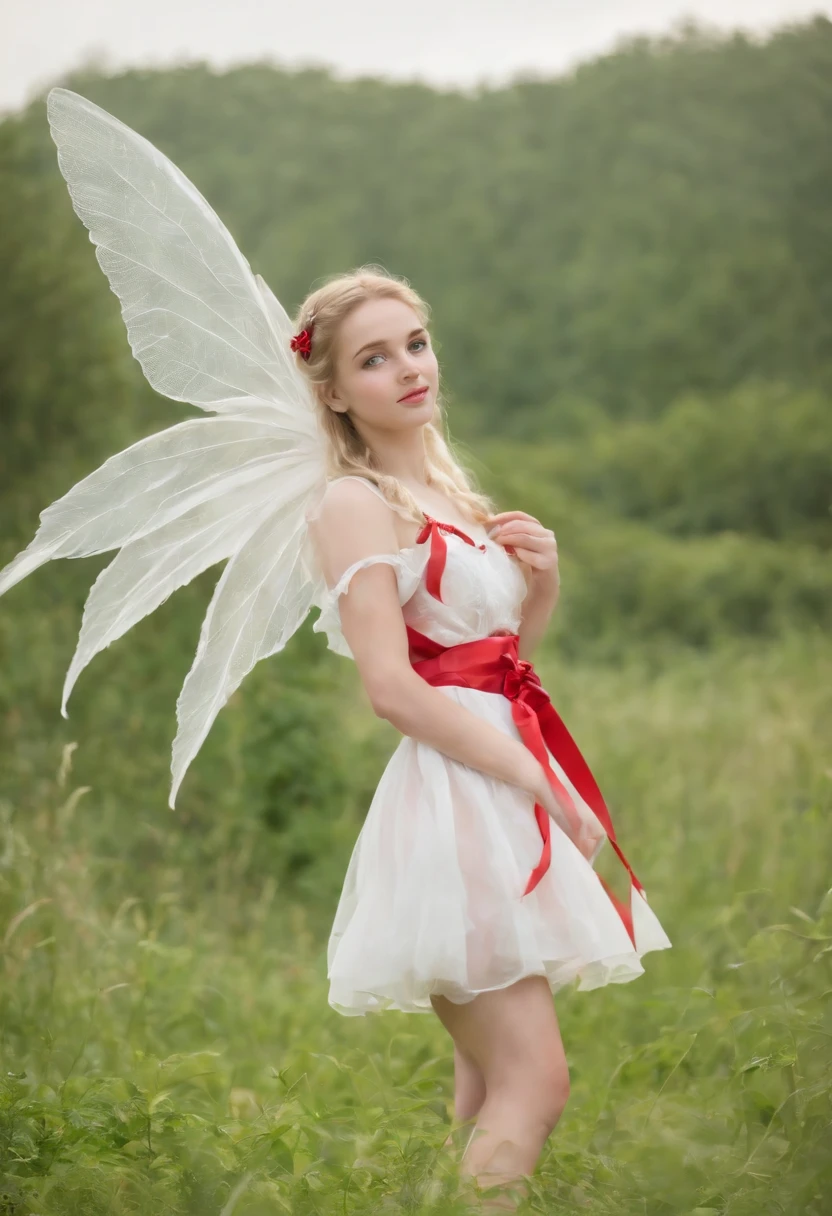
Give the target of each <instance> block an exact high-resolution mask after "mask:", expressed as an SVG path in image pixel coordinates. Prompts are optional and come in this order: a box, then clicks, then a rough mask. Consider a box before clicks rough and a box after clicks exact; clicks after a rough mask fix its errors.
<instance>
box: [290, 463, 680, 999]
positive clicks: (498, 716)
mask: <svg viewBox="0 0 832 1216" xmlns="http://www.w3.org/2000/svg"><path fill="white" fill-rule="evenodd" d="M336 480H341V478H337V479H336ZM355 480H358V481H360V482H361V483H362V484H363V485H365V486H367V487H368V489H369V490H371V491H372V492H373V493H376V494H378V495H379V496H380V497H381V498H383V500H384V501H385V502H387V499H386V498H384V496H383V495H382V494H381V491H380V490H379V489H378V487H377V486H375V485H374V483H372V482H371V481H368V480H366V479H365V478H355ZM388 505H389V506H390V507H391V509H394V510H398V509H399V508H397V507H396V506H394V504H390V503H388ZM402 514H405V513H404V512H402ZM408 518H409V516H408ZM467 534H468V535H469V536H470V537H471V539H472V540H473V541H474V542H475V544H469V543H467V542H466V541H465V540H463V539H462V538H461V537H459V536H457V535H456V534H455V533H453V532H443V536H444V539H445V542H446V545H447V550H446V558H445V568H444V572H443V574H442V578H441V594H442V599H441V600H439V599H437V598H435V597H434V596H433V595H432V594H431V593H430V592H429V591H428V589H427V586H426V582H425V577H424V575H425V568H426V565H427V561H428V557H429V554H430V546H429V544H427V543H422V544H415V545H411V546H409V547H407V548H404V549H400V550H399V552H398V553H397V554H392V553H378V554H372V555H369V556H367V557H363V558H361V559H360V560H359V561H356V562H354V563H353V564H352V565H351V566H349V567H348V568H347V569H346V570H345V571H344V573H343V574H342V575H341V577H340V578H339V580H338V582H337V584H336V586H334V587H332V588H330V589H327V590H325V591H324V594H323V596H322V597H321V600H320V602H319V603H318V605H317V606H318V607H319V608H320V610H321V611H320V615H319V616H318V618H317V619H316V621H315V622H314V624H313V630H314V631H315V632H323V633H325V634H326V637H327V644H328V646H329V648H330V649H331V650H334V651H335V652H336V653H337V654H341V655H344V656H345V657H347V658H352V657H353V656H352V652H351V651H350V648H349V646H348V645H347V642H346V640H345V638H344V636H343V634H342V632H341V628H340V618H339V608H338V600H339V596H340V595H341V594H342V593H343V592H344V591H345V590H346V589H347V587H348V585H349V582H350V579H351V578H352V577H353V575H354V574H355V573H356V571H358V570H360V569H363V568H364V567H365V566H368V565H370V564H371V563H373V562H387V563H389V564H390V565H391V566H392V567H393V568H394V570H395V572H396V578H397V581H398V591H399V602H400V603H401V605H402V613H403V615H404V618H405V621H406V623H407V624H409V625H411V626H413V628H414V629H417V630H419V631H420V632H421V633H423V634H425V635H427V636H428V637H430V638H432V639H434V640H436V641H438V642H440V643H442V644H443V645H445V646H448V645H454V644H456V643H458V642H467V641H470V640H472V639H475V638H481V637H485V636H487V635H489V634H492V633H498V632H509V633H517V631H518V628H519V625H520V609H521V604H522V601H523V597H524V595H525V591H526V584H525V579H524V577H523V574H522V571H521V570H520V567H519V565H518V564H517V562H516V560H515V559H513V558H512V557H511V556H510V555H509V554H508V553H507V552H506V550H505V549H504V547H503V546H502V545H500V544H498V543H497V542H496V541H492V540H490V539H489V538H488V537H487V536H485V534H484V532H483V531H482V530H481V531H480V534H479V535H476V534H475V529H473V528H472V529H469V530H468V532H467ZM481 545H484V546H485V548H484V549H483V548H482V547H478V546H481ZM438 691H439V692H441V693H442V694H443V695H444V696H446V697H449V698H450V699H451V700H453V701H457V702H458V703H459V704H460V705H464V706H466V708H468V709H469V710H471V711H472V712H473V713H475V714H478V715H479V716H480V717H482V718H483V719H485V720H486V721H488V722H490V723H491V724H492V725H493V726H496V727H497V728H498V729H499V730H502V731H505V733H506V734H508V735H511V736H512V737H513V738H516V739H520V738H521V735H520V732H519V731H518V728H517V726H516V725H515V722H514V719H513V717H512V710H511V702H510V701H509V699H508V698H507V697H506V696H504V695H503V694H502V693H494V692H484V691H481V690H480V689H477V688H465V687H459V686H456V685H451V686H441V687H439V688H438ZM547 753H548V755H549V761H550V764H551V766H552V768H553V770H554V771H555V773H556V775H557V776H558V777H559V778H560V780H561V781H562V782H563V783H564V785H565V786H566V787H567V789H568V790H569V793H570V794H571V795H572V797H573V799H574V801H575V804H576V806H577V808H578V810H579V812H580V814H581V818H582V820H584V821H585V822H586V824H587V830H588V833H590V839H591V841H592V842H593V843H592V844H591V845H590V847H589V848H587V849H586V854H587V855H586V856H585V855H584V852H582V851H581V850H579V848H578V847H577V846H576V845H575V844H573V842H572V840H570V838H569V837H568V836H567V834H566V833H565V832H564V831H563V830H562V829H561V828H560V827H559V826H558V824H556V823H555V822H553V821H552V822H551V824H550V833H551V862H550V865H549V868H548V870H547V871H546V873H545V874H544V875H543V877H542V879H540V881H539V882H538V884H537V886H536V887H535V888H534V890H532V891H530V892H529V893H528V894H525V895H524V894H523V892H524V889H525V886H526V882H527V880H528V878H529V874H530V872H531V871H532V869H533V868H534V866H535V865H536V864H537V862H538V860H539V858H540V854H541V835H540V830H539V828H538V825H537V823H536V820H535V817H534V799H533V797H532V796H531V794H528V793H526V792H525V791H524V790H522V789H520V788H519V787H518V786H515V785H512V784H510V783H508V782H505V781H502V780H499V779H496V778H494V777H491V776H490V775H488V774H486V773H483V772H482V771H480V770H479V769H475V768H470V767H469V766H468V765H465V764H462V763H461V762H459V761H457V760H454V759H452V758H451V757H449V756H447V755H445V754H444V753H443V752H441V751H438V750H437V749H436V748H434V747H431V746H429V745H428V744H426V743H421V742H419V741H418V740H417V739H414V738H412V737H410V736H404V737H403V738H402V739H401V741H400V743H399V744H398V746H397V747H396V749H395V751H394V752H393V755H392V756H391V758H390V760H389V762H388V764H387V767H386V768H385V769H384V772H383V773H382V776H381V779H380V781H379V783H378V787H377V789H376V791H375V794H374V795H373V798H372V801H371V803H370V807H369V810H368V812H367V816H366V819H365V820H364V824H363V826H362V828H361V831H360V833H359V836H358V839H357V840H356V843H355V846H354V849H353V852H352V856H351V858H350V862H349V866H348V868H347V873H346V876H345V879H344V885H343V889H342V891H341V896H340V900H339V902H338V907H337V910H336V913H335V918H334V922H333V926H332V932H331V935H330V939H329V945H328V951H327V971H328V978H329V983H330V988H329V998H328V999H329V1004H330V1005H331V1006H332V1007H333V1008H334V1009H336V1010H337V1011H338V1012H339V1013H342V1014H345V1015H347V1016H350V1015H358V1014H366V1013H369V1012H374V1011H379V1010H384V1009H397V1010H402V1011H404V1012H412V1013H424V1012H430V1011H431V1003H430V999H429V998H430V994H432V993H433V994H440V993H441V994H443V995H444V996H446V997H448V998H449V999H450V1000H452V1001H455V1002H458V1003H461V1002H465V1001H470V1000H472V999H473V998H474V997H475V996H476V995H477V994H478V993H480V992H487V991H491V990H493V989H497V988H504V987H507V986H508V985H509V984H513V983H515V982H516V981H517V980H519V979H521V978H522V977H523V976H527V975H543V976H545V977H546V979H547V980H548V982H549V985H550V988H551V990H552V992H555V991H557V989H558V988H561V987H563V986H564V985H565V984H568V983H570V982H571V981H572V980H575V979H576V978H577V980H578V984H577V987H578V989H590V988H598V987H600V986H602V985H604V984H609V983H626V982H627V981H629V980H632V979H635V978H636V976H639V975H642V974H643V973H644V968H643V966H642V964H641V961H640V959H641V956H642V955H644V954H646V953H647V952H648V951H650V950H663V949H666V948H667V947H669V946H670V945H671V942H670V940H669V939H668V937H667V935H666V934H665V932H664V930H663V928H662V926H661V924H660V923H659V921H658V919H657V917H656V915H655V913H654V912H653V911H652V909H651V908H650V906H649V905H648V903H647V901H646V899H644V898H643V896H642V894H640V893H639V892H638V891H637V890H636V889H635V887H633V888H632V889H631V904H630V912H631V915H632V927H633V932H634V937H635V946H634V944H633V941H632V939H631V937H630V934H629V932H628V930H627V928H626V927H625V925H624V923H623V921H622V919H621V917H620V916H619V914H618V912H617V911H616V909H615V907H614V905H613V903H612V902H611V900H610V898H609V897H608V895H607V893H606V891H605V889H604V887H603V886H602V884H601V881H600V879H599V876H598V875H597V874H596V873H595V870H594V869H593V863H594V860H595V858H596V857H597V855H598V851H599V849H600V848H601V846H602V845H603V844H604V843H605V842H606V841H607V835H606V832H605V831H604V829H603V828H602V827H601V826H600V823H599V821H598V819H597V818H596V816H595V814H594V813H593V812H592V810H591V809H590V808H589V806H587V804H586V802H584V801H583V799H582V798H581V797H580V795H579V794H578V792H577V790H576V789H575V787H574V786H573V785H572V783H571V782H570V781H569V778H568V777H567V776H566V773H565V772H564V771H563V768H562V767H561V766H560V765H559V764H558V762H557V760H555V758H554V757H553V756H552V754H551V752H550V751H549V749H548V748H547Z"/></svg>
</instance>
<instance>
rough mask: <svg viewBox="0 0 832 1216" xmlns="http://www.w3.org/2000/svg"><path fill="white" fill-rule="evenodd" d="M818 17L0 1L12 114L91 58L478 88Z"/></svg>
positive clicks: (385, 3)
mask: <svg viewBox="0 0 832 1216" xmlns="http://www.w3.org/2000/svg"><path fill="white" fill-rule="evenodd" d="M814 13H823V14H825V15H830V16H832V0H830V2H829V3H824V2H818V3H814V4H813V3H804V2H802V0H398V2H397V3H391V0H351V2H350V0H308V2H307V3H303V2H302V0H0V110H10V109H16V108H17V107H19V106H21V105H23V104H24V103H25V102H26V101H27V100H28V98H29V97H30V96H31V95H32V94H33V93H35V92H37V91H39V90H40V89H42V88H44V87H45V86H48V85H50V84H52V83H53V82H54V79H55V77H56V75H58V74H59V73H61V72H64V71H66V70H67V69H68V68H70V67H74V66H75V65H77V64H78V63H79V62H81V61H83V60H85V59H87V58H89V57H90V56H91V55H94V56H95V57H96V58H97V59H98V61H99V62H100V63H101V64H102V65H103V66H105V67H106V69H107V70H117V69H119V68H122V67H128V66H130V67H132V66H136V65H155V66H161V65H163V64H164V65H167V64H171V63H174V62H176V61H183V60H184V61H186V62H187V61H195V60H200V59H205V60H207V61H208V62H210V63H211V64H214V65H216V66H217V67H219V68H224V67H227V66H229V65H230V64H232V63H240V62H245V61H251V60H256V59H268V60H271V61H273V62H275V63H278V64H286V65H292V66H298V65H300V64H308V63H318V64H322V63H325V64H329V65H331V66H332V67H333V68H334V69H335V70H336V71H338V72H339V73H341V74H343V75H349V76H354V75H374V76H380V75H386V76H391V77H395V78H398V79H414V78H418V79H421V80H426V81H430V82H435V83H438V84H459V85H463V86H465V85H471V84H474V83H475V82H477V81H481V80H484V81H487V82H488V83H498V82H500V81H502V80H505V79H506V78H507V77H509V76H511V74H512V73H513V72H516V71H518V70H521V69H524V68H530V69H534V70H536V71H542V72H545V73H551V74H556V73H558V72H561V71H563V70H564V69H566V68H568V67H570V66H572V65H573V64H575V63H576V62H579V61H580V60H582V59H588V58H591V57H593V56H594V55H597V54H599V53H601V52H603V51H605V50H609V49H610V48H611V47H612V46H613V45H614V43H615V42H616V40H617V39H618V38H620V37H621V36H623V35H627V34H633V33H648V32H661V31H666V30H669V29H670V28H672V27H673V25H674V24H676V23H678V21H679V20H680V19H681V18H683V17H685V16H688V17H698V18H700V19H702V20H704V21H706V22H709V23H711V24H715V25H718V26H721V27H723V28H737V27H739V28H742V29H746V30H756V31H760V32H764V31H767V30H770V29H771V28H772V27H773V26H776V25H780V24H782V23H784V22H786V21H796V20H803V19H805V18H807V17H808V16H810V15H812V14H814Z"/></svg>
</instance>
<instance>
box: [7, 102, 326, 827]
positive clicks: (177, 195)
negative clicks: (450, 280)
mask: <svg viewBox="0 0 832 1216" xmlns="http://www.w3.org/2000/svg"><path fill="white" fill-rule="evenodd" d="M47 112H48V116H49V123H50V129H51V132H52V137H53V139H54V141H55V144H56V145H57V148H58V164H59V166H60V170H61V172H62V174H63V175H64V177H65V178H66V180H67V183H68V185H69V191H70V195H71V198H72V204H73V207H74V208H75V211H76V212H77V214H78V215H79V216H80V218H81V219H82V220H83V222H84V224H85V225H86V226H87V228H88V229H89V232H90V240H91V241H92V242H93V244H94V245H95V247H96V257H97V259H98V262H99V264H100V265H101V268H102V270H103V271H104V273H105V274H106V275H107V278H108V279H109V282H110V286H111V288H112V290H113V291H114V292H115V294H116V295H117V296H118V298H119V300H120V302H121V311H122V316H123V317H124V321H125V324H126V326H127V335H128V339H129V342H130V346H131V348H132V350H133V353H134V355H135V356H136V358H137V360H138V361H139V363H140V364H141V367H142V370H143V372H144V374H145V376H146V377H147V379H148V381H149V382H150V384H151V385H152V386H153V387H154V388H155V389H156V390H157V391H158V392H160V393H163V394H165V395H166V396H168V397H171V398H173V399H174V400H178V401H187V402H190V403H192V404H194V405H197V406H199V407H200V408H202V409H204V410H206V411H210V413H211V416H209V417H205V418H192V419H189V420H187V421H185V422H180V423H178V424H176V425H174V426H171V427H168V428H167V429H166V430H163V431H160V432H158V433H157V434H155V435H151V436H150V437H149V438H146V439H142V440H140V441H139V442H138V443H135V444H133V445H132V446H131V447H128V448H126V449H125V450H124V451H123V452H120V453H118V454H117V455H115V456H111V457H110V458H109V459H108V460H106V461H105V462H104V464H103V465H101V467H100V468H98V469H97V470H95V472H93V473H91V474H90V475H89V476H88V477H85V478H84V479H83V480H82V481H80V482H78V484H77V485H75V486H73V487H72V489H71V490H69V492H68V493H67V494H65V495H64V496H63V497H62V498H60V499H58V500H57V501H56V502H54V503H52V505H51V506H49V507H47V508H46V510H45V511H43V512H42V514H41V517H40V519H41V522H40V527H39V528H38V531H37V534H36V535H35V537H34V539H33V540H32V541H31V542H30V544H29V545H28V546H27V548H26V549H24V550H23V551H22V552H21V553H19V554H18V555H17V557H15V558H14V560H13V561H12V562H10V563H9V564H8V565H7V566H6V568H5V569H4V570H0V595H2V594H3V592H5V591H6V590H8V588H9V587H11V586H13V585H14V584H15V583H17V582H19V581H20V579H22V578H24V577H25V576H26V575H27V574H30V573H31V572H32V571H33V570H35V569H36V568H37V567H38V566H40V565H42V564H43V563H44V562H46V561H49V560H51V559H52V558H58V557H82V556H86V555H88V554H93V553H102V552H107V551H109V550H111V549H119V550H120V552H119V553H118V554H117V556H116V557H115V558H114V560H113V561H112V562H111V563H110V564H109V565H108V566H107V567H106V568H105V569H104V570H103V571H102V572H101V574H99V576H98V578H97V579H96V581H95V583H94V584H93V587H92V589H91V591H90V594H89V597H88V599H87V603H86V605H85V608H84V617H83V621H82V626H81V632H80V636H79V640H78V647H77V649H76V652H75V655H74V657H73V660H72V663H71V665H70V668H69V671H68V673H67V677H66V681H65V684H64V690H63V698H62V703H61V712H62V714H63V715H64V716H66V703H67V699H68V697H69V694H70V691H71V689H72V687H73V685H74V683H75V681H76V680H77V678H78V675H79V674H80V672H81V671H82V670H83V668H84V667H85V666H86V665H87V664H88V663H89V662H90V660H91V659H92V658H93V657H94V655H95V654H97V653H98V652H99V651H101V650H103V649H104V648H105V647H107V646H109V645H110V643H111V642H113V641H114V640H115V639H116V638H118V637H120V636H121V635H122V634H124V633H126V632H127V630H128V629H130V628H131V627H132V626H133V625H134V624H135V623H136V622H137V621H139V620H141V619H142V618H143V617H144V616H146V615H147V614H148V613H150V612H152V611H153V610H154V609H155V608H157V607H158V606H159V604H161V603H162V602H163V601H164V600H165V599H167V597H168V596H169V595H170V594H171V593H172V592H173V591H174V590H176V588H177V587H181V586H183V585H184V584H185V583H188V582H190V580H191V579H192V578H194V577H195V576H196V575H197V574H199V573H201V572H202V571H203V570H205V569H207V568H208V567H209V566H211V565H214V564H215V563H216V562H218V561H222V560H225V559H230V560H229V561H228V565H227V566H226V569H225V571H224V573H223V575H222V577H221V579H220V581H219V583H218V585H217V588H216V591H215V594H214V597H213V600H212V602H211V605H210V606H209V609H208V612H207V615H206V617H205V621H204V623H203V627H202V633H201V636H200V639H199V646H198V649H197V654H196V657H195V660H194V663H193V666H192V668H191V670H190V672H189V673H188V676H187V678H186V680H185V684H184V685H183V688H182V692H181V694H180V697H179V702H178V705H177V718H178V732H177V735H176V739H175V740H174V745H173V761H172V766H171V771H172V775H173V784H172V788H171V798H170V805H171V806H173V805H174V799H175V794H176V790H177V789H178V787H179V784H180V783H181V781H182V777H183V775H184V773H185V770H186V769H187V767H188V765H189V764H190V762H191V760H192V759H193V757H194V756H195V755H196V753H197V751H198V750H199V748H200V746H201V744H202V742H203V740H204V739H205V736H206V735H207V734H208V731H209V730H210V728H211V724H212V723H213V721H214V719H215V718H216V716H217V714H218V713H219V711H220V709H221V708H222V706H223V705H224V704H225V703H226V701H227V699H228V697H229V696H230V695H231V693H232V692H233V691H234V689H235V688H236V687H237V686H238V685H239V683H240V682H241V680H242V679H243V677H244V676H245V675H246V674H247V672H248V671H250V670H251V668H252V667H253V666H254V664H255V663H256V662H257V661H258V660H259V659H261V658H265V657H266V656H267V655H270V654H274V653H276V652H277V651H279V650H280V649H282V647H283V646H285V644H286V642H287V641H288V640H289V638H290V637H291V636H292V634H293V633H294V632H295V631H296V630H297V629H298V627H299V626H300V624H301V623H302V622H303V620H304V618H305V617H306V615H307V613H308V612H309V609H310V608H311V607H312V604H313V602H314V601H315V599H316V597H317V594H318V592H319V591H320V589H321V587H322V585H323V584H322V579H321V576H320V573H319V572H318V571H317V569H316V568H315V564H314V561H313V560H311V557H312V555H311V548H310V547H309V545H308V540H307V525H306V509H307V506H308V504H309V502H310V501H311V500H312V499H313V498H314V497H315V496H316V495H317V494H319V493H320V492H321V491H322V490H323V487H324V485H325V480H326V471H325V440H324V437H323V435H322V432H321V430H320V427H319V423H318V420H317V417H316V414H315V406H314V400H313V398H312V395H311V391H310V388H309V385H308V384H307V382H306V381H305V379H304V377H303V375H302V374H301V372H300V371H299V369H298V368H297V366H296V365H295V362H294V356H293V355H292V353H291V350H290V346H289V341H290V338H291V336H292V325H291V322H290V320H289V317H288V316H287V314H286V312H285V311H284V309H283V308H282V306H281V305H280V303H279V301H278V300H277V299H276V298H275V296H274V295H273V294H272V292H271V291H270V290H269V288H268V286H267V285H266V283H265V282H264V281H263V279H262V278H261V277H260V276H259V275H254V274H252V271H251V268H250V267H249V264H248V262H247V261H246V259H245V258H244V257H243V256H242V254H241V253H240V251H239V250H238V248H237V246H236V245H235V243H234V241H233V239H232V238H231V235H230V233H229V232H228V230H227V229H226V228H225V226H224V225H223V223H222V222H221V221H220V219H219V217H218V216H217V215H216V214H215V213H214V211H213V210H212V209H211V207H210V206H209V205H208V203H207V202H206V200H205V199H204V198H203V197H202V195H201V194H200V193H199V191H198V190H197V189H196V187H195V186H194V185H193V184H192V183H191V182H190V181H189V180H188V179H187V178H186V177H185V176H184V174H182V173H181V172H180V170H179V169H177V167H176V166H175V165H174V164H173V163H172V162H171V161H170V160H168V158H167V157H165V156H164V155H163V154H162V153H161V152H159V151H158V149H157V148H155V147H154V146H153V145H152V144H151V143H149V142H148V141H147V140H146V139H143V138H142V136H140V135H138V134H136V132H135V131H132V130H131V129H130V128H129V127H127V126H125V125H124V124H123V123H121V122H119V121H118V119H116V118H114V117H113V116H112V115H111V114H108V113H107V112H106V111H105V110H102V109H101V108H100V107H98V106H96V105H94V104H93V103H92V102H90V101H88V100H87V99H86V98H84V97H81V96H79V95H78V94H77V93H73V92H71V91H70V90H68V89H61V88H55V89H52V90H51V91H50V93H49V95H48V98H47Z"/></svg>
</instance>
